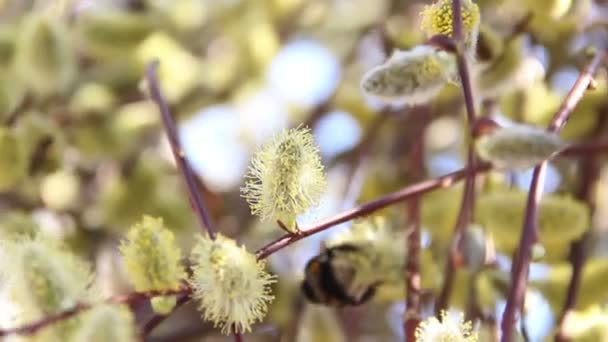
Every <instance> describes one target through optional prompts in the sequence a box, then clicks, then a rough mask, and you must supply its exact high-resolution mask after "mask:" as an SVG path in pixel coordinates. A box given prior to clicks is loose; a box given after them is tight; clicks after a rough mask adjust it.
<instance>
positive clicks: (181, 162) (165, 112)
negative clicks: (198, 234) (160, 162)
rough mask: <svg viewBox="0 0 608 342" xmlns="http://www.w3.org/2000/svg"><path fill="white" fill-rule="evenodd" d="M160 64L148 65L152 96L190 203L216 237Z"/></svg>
mask: <svg viewBox="0 0 608 342" xmlns="http://www.w3.org/2000/svg"><path fill="white" fill-rule="evenodd" d="M158 64H159V61H158V60H155V61H152V62H150V63H149V64H148V65H147V67H146V79H147V82H148V87H149V90H150V97H151V98H152V100H153V101H154V102H155V103H156V105H157V106H158V109H159V111H160V114H161V118H162V122H163V125H164V127H165V132H166V133H167V138H168V139H169V144H170V145H171V151H172V152H173V156H174V157H175V163H176V164H177V165H178V168H179V170H180V171H181V173H182V177H183V178H184V181H185V183H186V186H187V188H188V196H189V198H190V203H191V205H192V208H193V209H194V212H195V213H196V215H197V217H198V219H199V223H200V225H201V228H202V229H203V230H206V231H207V233H208V234H209V236H210V237H211V238H215V229H214V228H213V226H212V225H211V219H210V218H209V213H208V212H207V208H206V207H205V202H204V200H203V197H202V196H201V194H200V192H199V191H198V187H197V183H196V176H195V175H194V171H192V167H191V166H190V163H188V159H186V155H185V153H184V150H183V148H182V145H181V143H180V140H179V136H178V133H177V127H176V126H175V121H174V119H173V115H171V111H170V109H169V105H168V104H167V101H166V99H165V96H164V95H163V93H162V91H161V88H160V82H159V80H158V72H157V69H158Z"/></svg>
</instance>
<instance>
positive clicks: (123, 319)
mask: <svg viewBox="0 0 608 342" xmlns="http://www.w3.org/2000/svg"><path fill="white" fill-rule="evenodd" d="M81 318H82V319H81V321H80V322H79V324H78V328H77V329H76V330H75V331H74V334H73V335H72V337H71V339H70V341H71V342H84V341H86V342H106V341H111V342H132V341H136V339H137V333H136V328H135V319H134V317H133V313H132V312H131V310H129V308H128V307H127V306H126V305H109V304H103V305H98V306H95V307H93V308H92V309H90V310H89V311H87V312H85V313H84V314H83V315H81Z"/></svg>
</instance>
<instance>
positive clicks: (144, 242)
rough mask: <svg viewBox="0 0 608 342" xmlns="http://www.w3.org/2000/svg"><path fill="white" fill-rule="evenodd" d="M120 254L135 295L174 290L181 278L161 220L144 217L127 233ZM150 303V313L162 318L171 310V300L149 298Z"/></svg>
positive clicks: (176, 254) (175, 253) (174, 248)
mask: <svg viewBox="0 0 608 342" xmlns="http://www.w3.org/2000/svg"><path fill="white" fill-rule="evenodd" d="M120 252H121V254H122V256H123V258H124V260H125V264H126V267H127V272H128V274H129V278H130V280H131V282H132V283H133V285H134V286H135V289H136V290H137V291H163V290H177V289H178V288H179V286H180V281H181V280H182V279H183V278H184V277H185V272H184V268H183V266H182V265H181V263H180V260H181V251H180V249H179V248H178V247H177V245H176V243H175V238H174V236H173V233H172V232H171V231H170V230H168V229H167V228H165V227H164V225H163V221H162V219H157V218H153V217H150V216H144V217H143V219H142V221H141V222H140V223H138V224H136V225H134V226H133V227H132V228H131V229H130V230H129V233H128V234H127V239H126V240H123V242H122V243H121V245H120ZM151 303H152V307H153V309H154V311H156V312H158V313H163V314H166V313H168V312H170V311H171V310H172V309H173V307H174V306H175V297H173V296H170V297H158V298H153V299H152V301H151Z"/></svg>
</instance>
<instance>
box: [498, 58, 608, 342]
mask: <svg viewBox="0 0 608 342" xmlns="http://www.w3.org/2000/svg"><path fill="white" fill-rule="evenodd" d="M604 55H605V51H603V50H602V51H599V52H598V53H597V54H596V55H595V56H594V58H593V59H592V60H591V62H590V63H589V64H588V65H587V67H586V68H585V69H584V70H583V71H582V72H581V73H580V75H579V77H578V78H577V80H576V82H575V83H574V85H573V86H572V89H570V92H569V93H568V95H567V96H566V98H565V99H564V101H563V102H562V105H561V106H560V108H559V110H558V111H557V113H556V114H555V116H554V117H553V119H552V120H551V122H550V123H549V126H548V127H547V131H549V132H559V130H560V129H561V128H562V127H563V126H564V125H565V123H566V122H567V121H568V118H569V116H570V114H571V113H572V111H573V110H574V108H575V107H576V105H577V104H578V102H579V101H580V100H581V99H582V97H583V95H584V93H585V90H587V87H588V86H589V84H590V83H591V80H592V78H593V74H595V71H596V70H597V68H598V67H599V66H600V64H601V62H602V59H603V58H604ZM546 167H547V162H543V163H542V164H540V165H539V166H537V167H536V168H534V173H533V175H532V181H531V183H530V190H529V193H528V201H527V205H526V212H525V216H524V224H523V227H522V234H521V240H520V243H519V249H518V250H517V252H516V254H515V257H514V259H513V270H512V273H511V288H510V290H509V295H508V297H507V304H506V307H505V310H504V313H503V317H502V322H501V328H502V338H501V341H503V342H510V341H512V340H513V331H514V328H515V320H516V316H517V314H518V313H519V312H520V311H521V308H522V307H523V303H524V298H525V296H524V295H525V292H526V288H527V285H528V272H529V266H530V259H531V254H532V246H533V245H534V244H535V243H536V241H537V240H538V205H539V203H540V200H541V197H542V188H543V186H544V180H545V170H546Z"/></svg>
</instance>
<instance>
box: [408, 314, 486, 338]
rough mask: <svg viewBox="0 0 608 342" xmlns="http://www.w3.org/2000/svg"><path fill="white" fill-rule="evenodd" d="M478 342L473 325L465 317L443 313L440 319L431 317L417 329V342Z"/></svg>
mask: <svg viewBox="0 0 608 342" xmlns="http://www.w3.org/2000/svg"><path fill="white" fill-rule="evenodd" d="M444 341H446V342H447V341H449V342H477V341H479V338H478V336H477V333H476V332H475V331H473V324H472V323H471V322H465V321H464V315H463V314H462V313H461V314H459V315H458V314H448V313H447V312H445V311H442V312H441V315H440V319H437V318H436V317H430V318H428V319H427V320H425V321H423V322H422V323H420V325H419V326H418V328H416V342H444Z"/></svg>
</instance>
